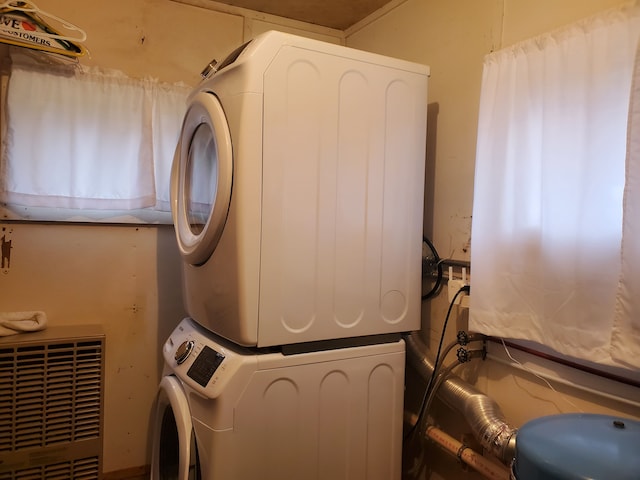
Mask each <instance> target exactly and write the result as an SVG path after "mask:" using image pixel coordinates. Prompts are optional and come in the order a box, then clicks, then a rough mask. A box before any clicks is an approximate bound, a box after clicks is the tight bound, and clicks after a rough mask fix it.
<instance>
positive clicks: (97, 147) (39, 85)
mask: <svg viewBox="0 0 640 480" xmlns="http://www.w3.org/2000/svg"><path fill="white" fill-rule="evenodd" d="M187 93H188V89H187V88H186V87H182V86H167V85H161V84H160V83H159V82H157V81H155V80H151V79H144V80H137V79H131V78H128V77H126V76H125V75H124V74H122V73H119V72H105V71H101V70H97V69H88V68H82V67H78V69H77V70H76V71H75V72H74V74H72V75H69V74H66V75H61V74H59V73H48V72H46V71H45V72H43V71H41V69H33V68H22V67H20V66H14V68H13V69H12V72H11V77H10V81H9V86H8V93H7V108H6V121H7V128H6V134H5V138H4V142H3V155H2V161H3V175H2V188H1V190H0V194H1V200H2V201H4V202H7V203H10V204H14V205H16V204H17V205H24V206H30V207H55V208H71V209H95V210H130V209H140V208H146V207H154V208H155V207H156V206H157V208H160V209H166V210H168V191H169V181H168V176H169V174H168V172H169V170H170V165H171V160H172V158H173V149H174V148H175V145H176V143H177V139H178V134H179V130H180V123H181V121H182V117H183V114H184V110H185V108H186V105H185V101H186V96H187Z"/></svg>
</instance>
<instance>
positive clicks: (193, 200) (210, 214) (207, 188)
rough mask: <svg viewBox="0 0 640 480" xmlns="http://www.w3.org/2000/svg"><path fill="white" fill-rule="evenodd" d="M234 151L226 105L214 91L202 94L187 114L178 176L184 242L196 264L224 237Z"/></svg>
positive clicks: (177, 217)
mask: <svg viewBox="0 0 640 480" xmlns="http://www.w3.org/2000/svg"><path fill="white" fill-rule="evenodd" d="M232 155H233V152H232V148H231V135H230V133H229V127H228V125H227V121H226V118H225V115H224V111H223V110H222V106H221V105H220V103H219V102H218V99H217V98H216V97H215V96H214V95H212V94H210V93H205V92H202V93H199V94H198V95H196V96H195V97H194V99H193V100H192V102H191V105H190V106H189V109H188V110H187V114H186V115H185V120H184V123H183V127H182V132H181V138H180V143H179V144H178V148H177V151H176V160H175V161H176V162H177V163H178V165H177V178H175V179H173V181H177V182H178V183H177V188H176V189H175V191H176V195H177V202H175V203H177V212H176V215H175V224H176V225H175V227H176V230H177V233H178V246H179V248H180V252H181V253H182V256H183V257H184V258H185V260H186V261H187V262H189V263H191V264H193V265H200V264H202V263H204V262H206V261H207V260H208V259H209V257H210V256H211V254H212V253H213V251H214V250H215V248H216V245H217V244H218V241H219V240H220V237H221V235H222V230H223V229H224V225H225V221H226V218H227V213H228V210H229V202H230V200H231V180H232V169H233V158H232ZM172 191H173V189H172Z"/></svg>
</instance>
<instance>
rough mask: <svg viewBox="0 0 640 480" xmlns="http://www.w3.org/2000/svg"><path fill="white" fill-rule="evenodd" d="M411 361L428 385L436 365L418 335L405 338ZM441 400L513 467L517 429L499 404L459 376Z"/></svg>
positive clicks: (441, 394) (440, 391) (444, 390)
mask: <svg viewBox="0 0 640 480" xmlns="http://www.w3.org/2000/svg"><path fill="white" fill-rule="evenodd" d="M405 341H406V343H407V358H408V361H409V363H410V365H412V366H413V367H414V368H415V369H416V371H417V372H418V373H419V374H420V376H421V377H422V378H424V379H425V381H428V380H429V378H430V377H431V374H432V372H433V361H432V360H431V359H430V358H428V355H429V354H428V351H427V348H426V346H425V345H424V343H423V342H422V340H421V339H420V337H419V336H418V334H417V333H412V334H410V335H407V336H406V337H405ZM437 396H438V397H439V398H440V399H441V400H442V401H443V402H444V403H445V404H447V405H450V406H451V407H452V408H454V409H455V410H457V411H459V412H460V413H461V414H462V415H463V417H464V418H465V420H466V421H467V423H468V424H469V426H470V427H471V430H472V432H473V434H474V436H475V437H476V439H477V440H478V441H479V442H480V444H481V445H482V446H483V447H484V448H486V449H487V450H489V451H490V452H491V453H492V454H493V455H495V456H496V457H497V458H498V459H500V461H501V462H502V463H504V464H505V465H509V464H510V463H511V461H512V460H513V457H514V455H515V446H516V429H515V428H514V427H512V426H511V425H509V424H508V423H507V421H506V420H505V417H504V414H503V413H502V411H501V410H500V407H499V406H498V404H497V403H496V402H495V401H494V400H493V399H491V398H489V397H488V396H486V395H485V394H483V393H482V392H480V391H479V390H477V389H476V388H475V387H473V386H472V385H470V384H469V383H467V382H465V381H464V380H462V379H461V378H460V377H458V376H456V375H449V377H448V378H447V379H446V380H445V382H444V383H443V384H442V386H441V387H440V388H439V389H438V392H437Z"/></svg>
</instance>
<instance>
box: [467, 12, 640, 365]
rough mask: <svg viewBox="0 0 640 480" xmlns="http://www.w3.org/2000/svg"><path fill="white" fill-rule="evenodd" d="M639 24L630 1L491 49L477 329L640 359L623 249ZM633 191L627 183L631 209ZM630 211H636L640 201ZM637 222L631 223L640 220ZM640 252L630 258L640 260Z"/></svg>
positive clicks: (474, 312) (477, 203)
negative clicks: (626, 166)
mask: <svg viewBox="0 0 640 480" xmlns="http://www.w3.org/2000/svg"><path fill="white" fill-rule="evenodd" d="M639 34H640V11H639V9H638V8H637V7H636V6H627V7H623V8H618V9H614V10H610V11H606V12H604V13H602V14H600V15H598V16H596V17H593V18H589V19H587V20H585V21H582V22H579V23H577V24H575V25H571V26H570V27H567V28H565V29H562V30H559V31H556V32H553V33H551V34H548V35H544V36H541V37H538V38H535V39H533V40H530V41H527V42H523V43H520V44H517V45H515V46H513V47H510V48H507V49H504V50H501V51H498V52H495V53H493V54H491V55H489V56H487V58H486V60H485V65H484V72H483V81H482V91H481V100H480V117H479V125H478V145H477V155H476V175H475V186H474V188H475V190H474V209H473V228H472V248H471V251H472V257H471V263H472V291H471V310H470V319H469V324H470V325H469V327H470V329H472V330H474V331H478V332H481V333H485V334H488V335H494V336H500V337H505V338H515V339H524V340H531V341H535V342H538V343H540V344H543V345H546V346H549V347H551V348H553V349H554V350H556V351H558V352H560V353H563V354H566V355H569V356H572V357H576V358H581V359H585V360H589V361H595V362H599V363H604V364H609V365H618V366H619V365H621V364H623V365H626V366H628V365H634V366H640V355H638V354H637V353H640V351H638V345H639V342H638V340H639V337H638V329H639V328H640V323H638V315H637V314H636V315H635V319H636V320H635V326H634V325H633V322H632V321H631V320H629V316H628V315H627V313H631V308H632V306H635V308H636V309H637V308H638V306H639V303H638V302H640V295H637V293H639V292H640V290H638V287H637V285H636V287H635V290H633V291H627V288H626V287H625V286H624V282H625V281H626V278H628V277H633V274H632V272H630V275H628V276H625V275H624V269H622V267H621V255H620V252H621V239H622V219H623V210H622V199H623V191H624V188H625V156H626V138H627V117H628V112H629V98H630V90H631V78H632V73H633V66H634V58H635V52H636V47H637V44H638V38H639ZM629 172H631V168H630V167H629ZM636 175H637V173H636ZM630 183H631V182H630ZM636 183H637V180H636ZM627 188H628V189H631V187H630V184H628V185H627ZM632 195H633V194H632V193H631V192H630V191H627V193H626V199H627V209H628V210H627V212H631V210H630V209H629V203H631V202H632ZM636 208H638V207H636ZM629 217H635V218H634V219H633V221H635V222H637V219H638V213H636V214H635V216H634V215H633V214H626V215H625V219H628V218H629ZM630 223H632V221H629V222H627V224H626V225H625V232H626V231H629V234H630V235H631V234H632V230H634V229H636V230H637V229H638V228H639V227H638V225H637V223H636V225H629V224H630ZM627 244H631V245H633V247H631V248H627V249H626V250H627V251H629V250H632V249H633V248H635V249H636V250H637V247H636V245H638V244H640V236H639V235H638V234H636V235H635V243H634V241H633V240H629V241H628V242H625V245H627ZM635 255H636V259H635V264H631V267H632V266H633V265H635V267H636V271H638V269H640V261H639V260H640V257H639V256H638V253H636V254H635ZM621 272H622V273H623V276H622V277H621ZM635 276H636V278H638V275H637V273H636V275H635ZM621 278H622V282H623V284H622V285H621V287H620V290H619V288H618V283H619V281H620V279H621ZM620 292H622V293H625V292H626V293H625V297H624V298H626V301H623V300H621V298H622V294H621V293H620ZM633 293H635V294H636V295H635V298H632V297H633V296H634V295H633ZM616 311H617V312H619V313H620V314H619V315H618V316H616ZM624 319H626V320H624ZM629 322H631V323H629ZM634 329H635V337H634V339H631V340H630V339H628V334H629V332H631V331H632V330H634ZM623 331H624V333H622V332H623ZM632 351H635V352H636V355H634V356H633V357H632V358H628V355H629V354H630V353H631V352H632Z"/></svg>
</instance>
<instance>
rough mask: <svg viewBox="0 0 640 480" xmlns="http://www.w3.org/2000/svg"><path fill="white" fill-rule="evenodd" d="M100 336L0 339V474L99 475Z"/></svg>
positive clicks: (95, 330)
mask: <svg viewBox="0 0 640 480" xmlns="http://www.w3.org/2000/svg"><path fill="white" fill-rule="evenodd" d="M104 358H105V344H104V334H103V333H102V330H101V328H100V327H97V326H73V327H62V326H61V327H50V328H48V329H46V330H43V331H40V332H34V333H25V334H20V335H14V336H11V337H4V338H0V480H27V479H28V480H38V479H46V480H57V479H59V480H93V479H100V478H101V476H102V475H101V467H102V430H103V428H102V420H103V403H104V401H103V398H104V395H103V390H104V388H103V387H104Z"/></svg>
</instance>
